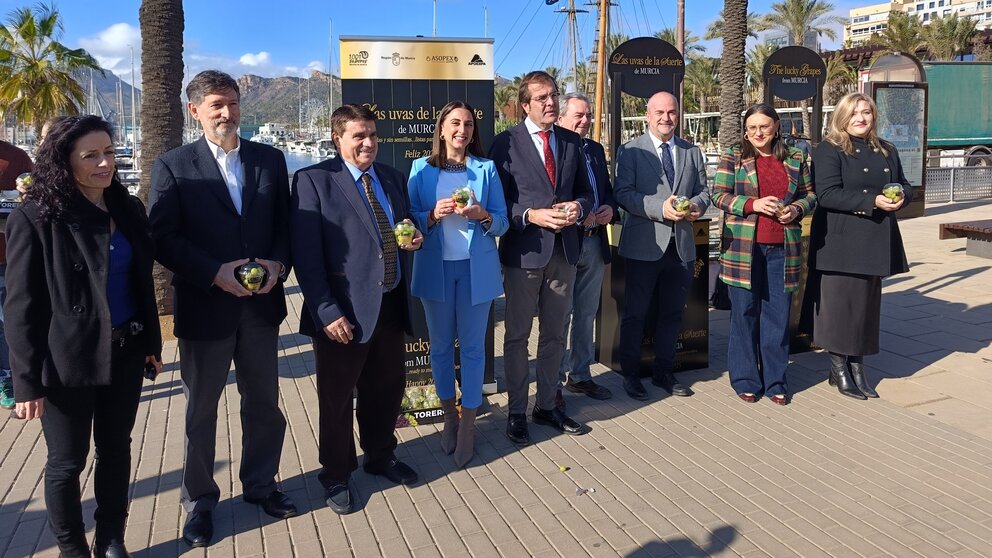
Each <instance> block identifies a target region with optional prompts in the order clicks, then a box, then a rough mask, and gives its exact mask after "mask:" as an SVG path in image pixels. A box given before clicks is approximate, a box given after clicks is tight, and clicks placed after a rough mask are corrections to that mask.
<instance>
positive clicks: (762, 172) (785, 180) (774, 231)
mask: <svg viewBox="0 0 992 558" xmlns="http://www.w3.org/2000/svg"><path fill="white" fill-rule="evenodd" d="M755 163H756V165H755V166H756V167H757V171H758V195H759V196H760V197H762V198H763V197H765V196H775V197H776V198H778V199H780V200H784V199H785V196H786V195H788V193H789V174H788V173H787V172H785V165H783V164H782V161H779V160H778V159H776V158H775V157H774V156H772V157H760V156H759V157H757V158H756V159H755ZM744 212H745V213H754V200H748V202H747V203H746V204H745V205H744ZM754 241H755V242H757V243H758V244H782V243H784V242H785V227H784V226H783V225H782V224H781V223H779V222H778V219H777V218H773V217H768V216H766V215H763V214H761V213H759V214H758V226H757V230H756V231H755V235H754Z"/></svg>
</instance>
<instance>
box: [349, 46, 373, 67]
mask: <svg viewBox="0 0 992 558" xmlns="http://www.w3.org/2000/svg"><path fill="white" fill-rule="evenodd" d="M368 60H369V51H367V50H360V51H358V52H356V53H354V54H349V55H348V65H349V66H364V65H365V64H367V63H368Z"/></svg>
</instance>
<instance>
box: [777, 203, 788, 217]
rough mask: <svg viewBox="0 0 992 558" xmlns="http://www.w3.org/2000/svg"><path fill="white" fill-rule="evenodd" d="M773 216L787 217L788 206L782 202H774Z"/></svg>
mask: <svg viewBox="0 0 992 558" xmlns="http://www.w3.org/2000/svg"><path fill="white" fill-rule="evenodd" d="M775 215H776V216H778V217H779V218H781V217H786V216H788V215H789V206H787V205H785V202H784V201H782V200H775Z"/></svg>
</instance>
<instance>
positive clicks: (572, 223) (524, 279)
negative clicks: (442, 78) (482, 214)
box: [489, 71, 593, 445]
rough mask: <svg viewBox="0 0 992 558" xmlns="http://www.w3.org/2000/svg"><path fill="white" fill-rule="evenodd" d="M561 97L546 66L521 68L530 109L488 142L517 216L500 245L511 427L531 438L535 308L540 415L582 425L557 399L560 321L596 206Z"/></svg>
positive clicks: (571, 429)
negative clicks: (583, 225)
mask: <svg viewBox="0 0 992 558" xmlns="http://www.w3.org/2000/svg"><path fill="white" fill-rule="evenodd" d="M558 97H559V94H558V85H557V83H555V80H554V78H553V77H551V76H550V75H549V74H547V73H545V72H541V71H536V72H530V73H529V74H527V75H526V76H524V79H523V80H522V81H521V83H520V89H519V91H518V93H517V99H518V102H519V103H520V106H521V108H522V109H523V111H524V113H525V114H526V115H527V117H526V118H525V119H524V121H523V122H521V123H520V124H518V125H516V126H514V127H513V128H510V129H509V130H507V131H505V132H503V133H501V134H499V135H498V136H496V138H495V139H494V140H493V145H492V148H491V149H490V150H489V157H490V158H491V159H492V160H493V161H494V162H495V163H496V169H497V171H498V172H499V178H500V181H501V182H502V183H503V191H504V194H505V195H506V207H507V214H508V215H509V217H510V230H509V231H507V232H506V234H505V235H503V237H502V238H501V239H500V246H499V251H500V261H501V262H502V264H503V289H504V291H505V292H506V316H505V319H504V327H505V334H504V337H503V355H504V357H503V358H504V370H505V374H506V388H507V395H508V398H509V413H508V414H509V420H508V422H507V428H506V435H507V437H509V438H510V440H511V441H513V442H514V443H516V444H519V445H526V444H529V443H530V434H529V432H528V428H527V391H528V383H529V382H528V379H529V374H528V352H527V341H528V338H529V337H530V332H531V327H532V325H533V317H534V310H535V308H536V309H537V314H538V328H539V333H538V345H537V371H536V372H537V373H536V376H537V400H536V402H535V405H534V410H533V413H532V417H533V420H534V422H536V423H538V424H545V425H548V426H551V427H552V428H554V429H556V430H558V431H559V432H564V433H566V434H571V435H576V434H581V433H583V431H584V430H585V428H584V427H583V426H582V425H581V424H579V423H578V422H576V421H574V420H572V419H571V418H569V417H568V416H567V415H566V414H565V413H564V411H563V410H562V409H560V408H559V407H558V406H556V405H555V394H556V393H557V385H558V369H559V366H560V365H561V357H562V353H563V351H564V345H565V343H564V341H565V339H564V334H563V333H562V331H563V329H564V327H565V316H566V315H567V313H568V310H569V306H570V303H571V299H572V284H573V282H574V281H575V265H576V263H577V262H578V260H579V252H580V250H581V248H582V246H581V243H580V239H579V236H580V235H579V231H578V230H577V228H576V222H577V221H578V220H579V219H581V218H583V216H585V215H587V214H589V212H590V211H592V201H591V200H592V199H593V194H592V190H591V187H590V185H589V175H588V174H587V172H586V166H585V158H584V156H583V153H582V139H581V138H580V137H579V136H578V134H576V133H575V132H572V131H570V130H567V129H565V128H560V127H558V126H556V125H555V121H556V120H557V119H558Z"/></svg>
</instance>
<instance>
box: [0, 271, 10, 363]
mask: <svg viewBox="0 0 992 558" xmlns="http://www.w3.org/2000/svg"><path fill="white" fill-rule="evenodd" d="M6 275H7V264H0V370H2V372H0V378H3V377H5V376H6V375H7V374H9V371H10V349H8V348H7V337H6V336H5V335H4V330H3V303H4V302H5V301H6V300H7V281H6Z"/></svg>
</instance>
